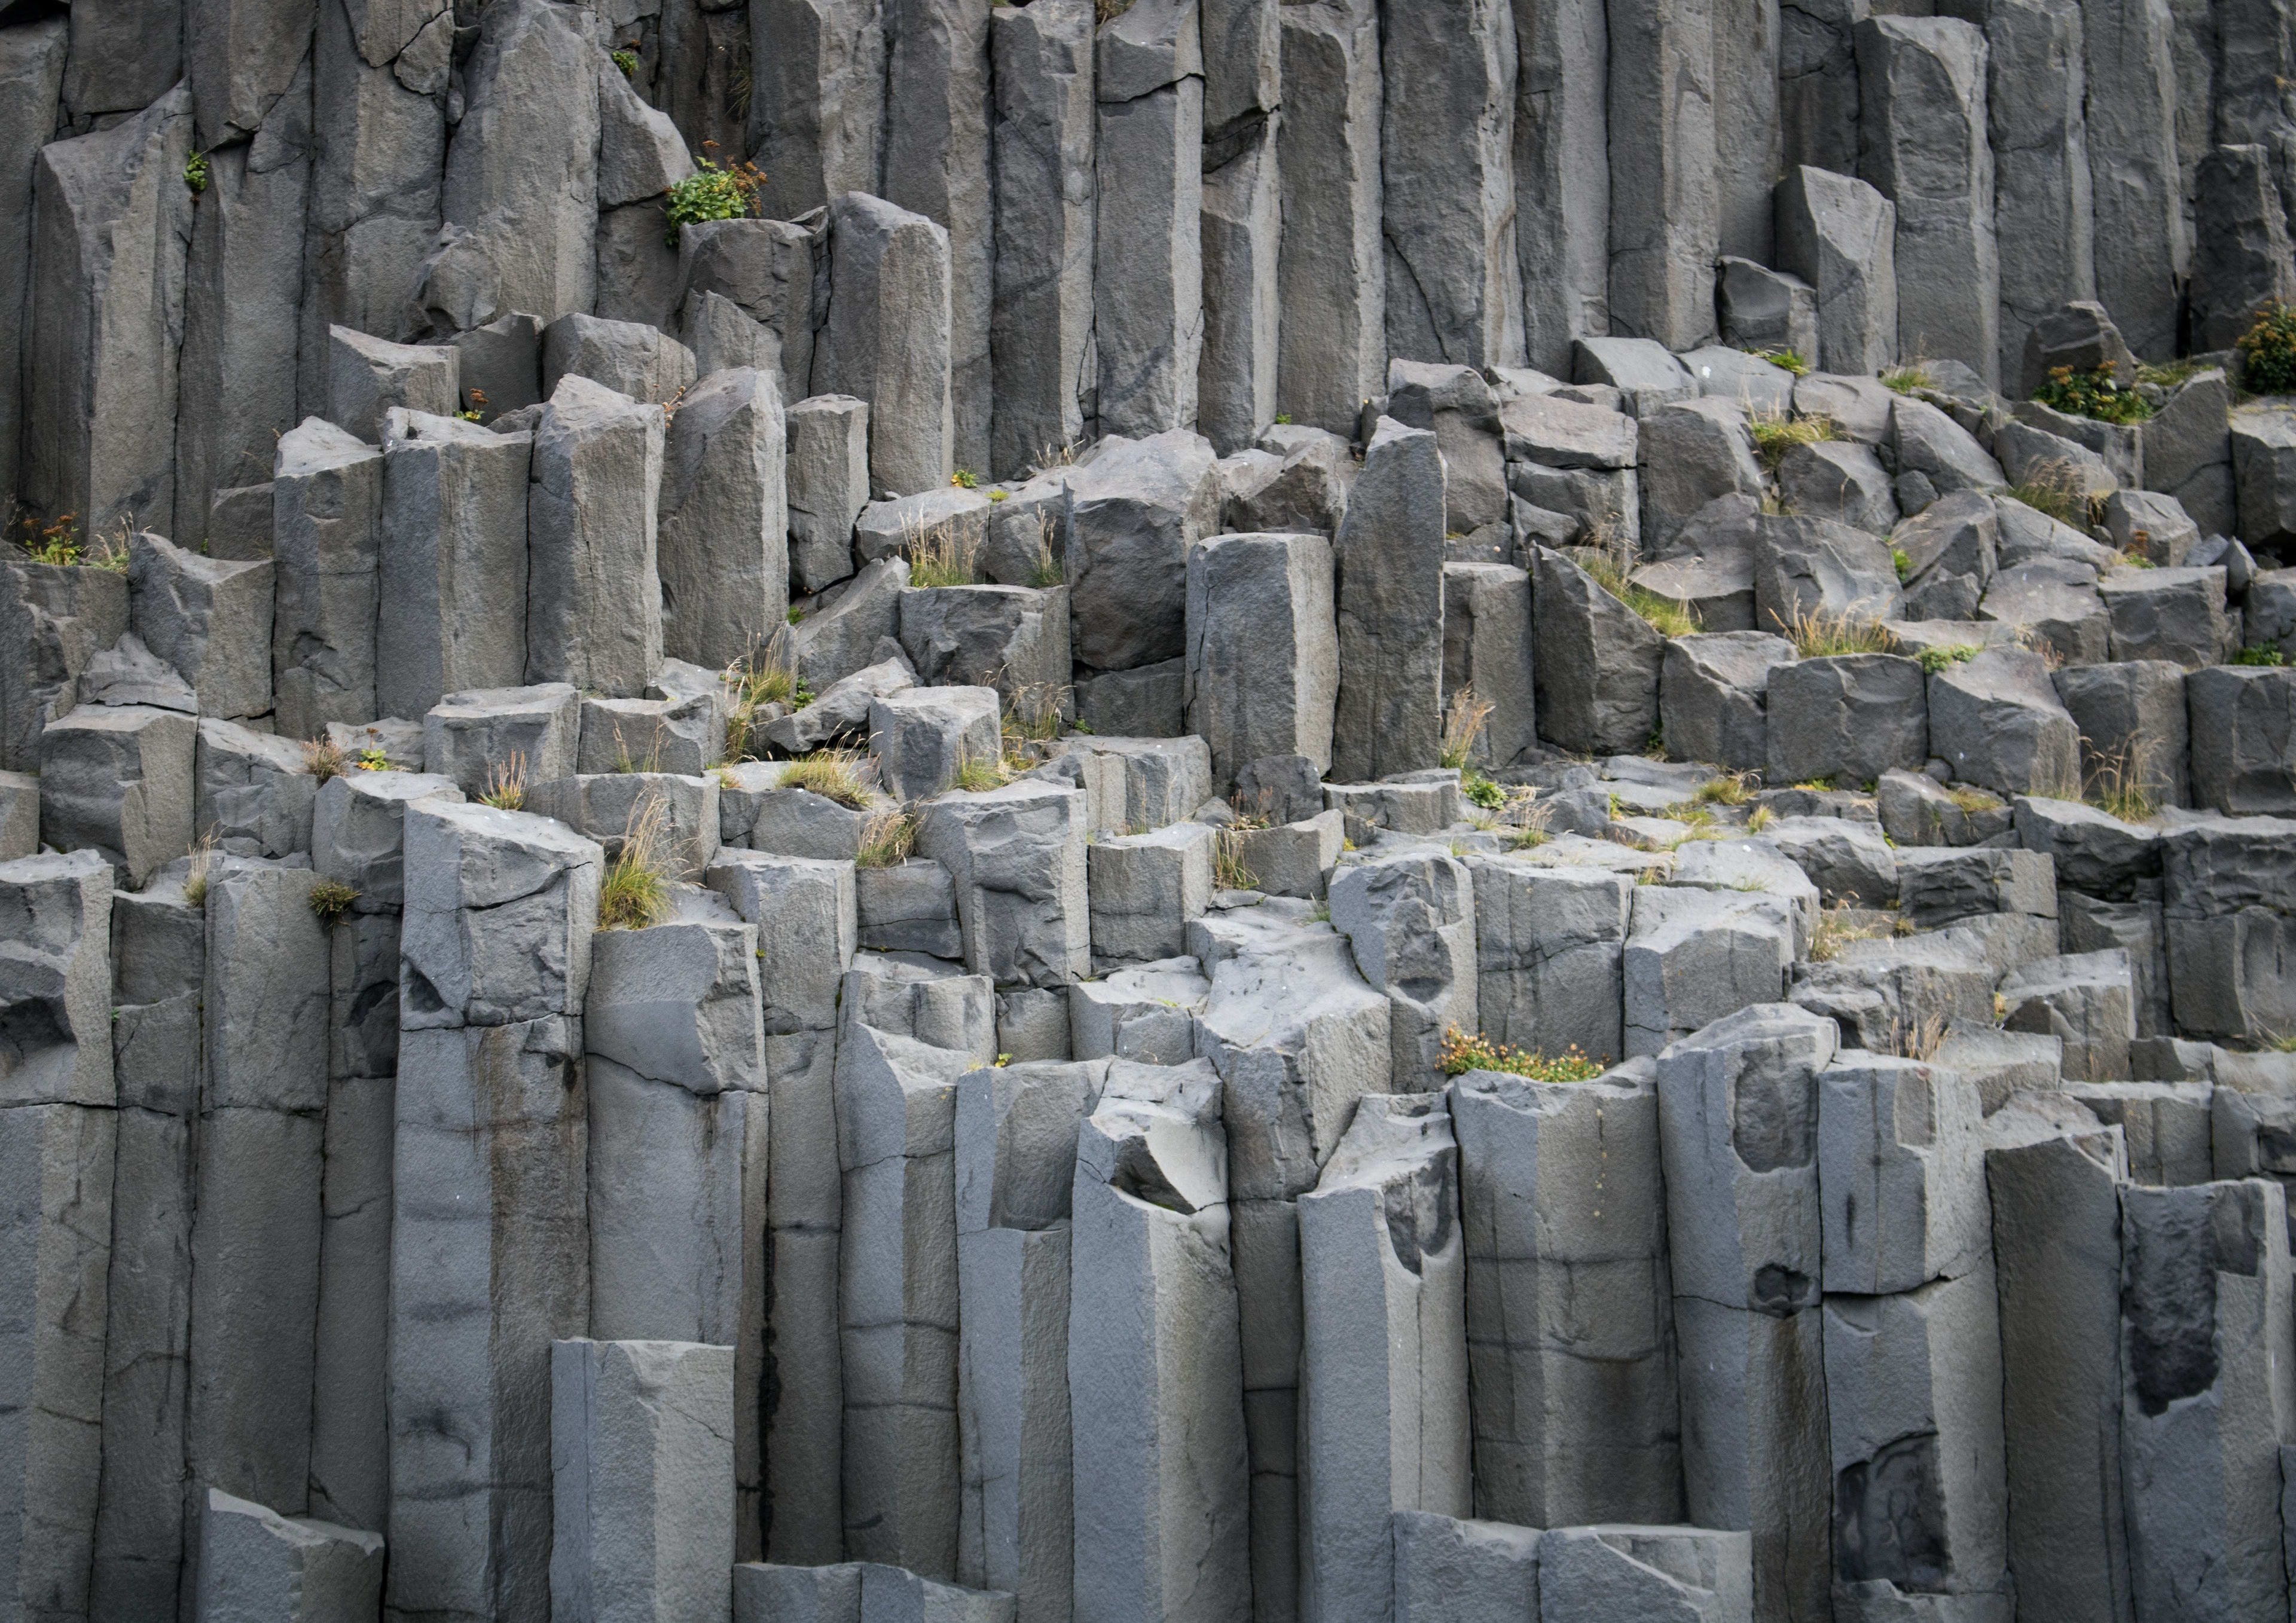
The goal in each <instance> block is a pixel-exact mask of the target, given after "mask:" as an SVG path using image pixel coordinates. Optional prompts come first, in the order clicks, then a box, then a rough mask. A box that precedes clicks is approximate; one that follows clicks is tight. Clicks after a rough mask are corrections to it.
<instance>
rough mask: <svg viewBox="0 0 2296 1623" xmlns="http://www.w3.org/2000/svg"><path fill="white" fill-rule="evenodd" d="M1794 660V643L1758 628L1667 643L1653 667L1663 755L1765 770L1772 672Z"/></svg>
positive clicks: (1745, 768) (1695, 636) (1696, 636)
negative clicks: (1656, 674)
mask: <svg viewBox="0 0 2296 1623" xmlns="http://www.w3.org/2000/svg"><path fill="white" fill-rule="evenodd" d="M1792 660H1793V644H1792V643H1789V642H1787V641H1786V640H1785V639H1784V637H1778V636H1770V635H1765V634H1763V633H1761V632H1758V631H1719V632H1706V633H1703V634H1701V635H1694V636H1687V637H1676V638H1673V639H1670V640H1669V642H1668V643H1667V645H1666V657H1665V661H1664V663H1663V664H1662V665H1661V667H1660V668H1659V726H1660V731H1661V733H1662V734H1664V735H1665V738H1666V744H1667V750H1668V751H1669V753H1670V754H1672V755H1675V756H1677V757H1680V758H1684V759H1686V760H1693V761H1711V762H1714V763H1716V764H1717V765H1719V766H1729V767H1733V768H1735V769H1738V770H1740V771H1756V772H1759V771H1761V770H1762V769H1763V768H1765V767H1767V766H1768V765H1769V725H1768V719H1767V716H1768V693H1769V682H1770V674H1771V673H1772V672H1773V671H1775V670H1776V669H1778V668H1781V667H1783V666H1786V665H1789V664H1791V663H1792Z"/></svg>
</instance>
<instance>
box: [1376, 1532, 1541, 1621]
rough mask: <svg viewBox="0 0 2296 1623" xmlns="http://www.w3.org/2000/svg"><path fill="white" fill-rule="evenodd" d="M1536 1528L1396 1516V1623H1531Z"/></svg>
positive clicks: (1534, 1609)
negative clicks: (1442, 1622)
mask: <svg viewBox="0 0 2296 1623" xmlns="http://www.w3.org/2000/svg"><path fill="white" fill-rule="evenodd" d="M1542 1537H1545V1535H1543V1534H1542V1533H1540V1532H1539V1531H1538V1529H1535V1528H1523V1527H1513V1526H1509V1525H1508V1524H1507V1523H1505V1522H1500V1521H1464V1520H1462V1519H1460V1518H1458V1517H1455V1516H1439V1515H1436V1514H1434V1513H1433V1512H1429V1511H1398V1512H1396V1513H1395V1523H1394V1542H1395V1597H1394V1599H1395V1616H1396V1619H1397V1620H1398V1623H1427V1619H1433V1618H1450V1619H1457V1620H1458V1623H1530V1620H1531V1619H1536V1618H1537V1616H1538V1541H1539V1539H1540V1538H1542Z"/></svg>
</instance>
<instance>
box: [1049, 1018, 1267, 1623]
mask: <svg viewBox="0 0 2296 1623" xmlns="http://www.w3.org/2000/svg"><path fill="white" fill-rule="evenodd" d="M1109 1069H1110V1076H1109V1082H1108V1087H1107V1090H1106V1092H1104V1093H1103V1094H1102V1096H1101V1102H1100V1104H1099V1106H1098V1107H1097V1108H1096V1109H1095V1111H1093V1113H1092V1115H1091V1117H1090V1118H1089V1119H1087V1121H1086V1123H1085V1126H1084V1127H1083V1129H1082V1131H1081V1133H1080V1135H1079V1136H1078V1144H1077V1162H1076V1185H1075V1193H1074V1196H1073V1200H1074V1207H1073V1212H1074V1218H1073V1220H1074V1224H1075V1228H1074V1234H1073V1239H1072V1242H1071V1243H1072V1246H1073V1250H1072V1253H1071V1264H1072V1266H1073V1269H1074V1286H1073V1289H1072V1290H1071V1292H1070V1304H1069V1399H1070V1406H1071V1410H1072V1413H1073V1415H1074V1419H1073V1422H1072V1423H1073V1431H1074V1439H1075V1461H1076V1474H1075V1505H1076V1547H1077V1548H1078V1549H1079V1550H1083V1551H1088V1552H1090V1553H1091V1555H1092V1559H1091V1560H1090V1561H1088V1562H1081V1563H1079V1564H1078V1570H1077V1575H1076V1611H1077V1613H1078V1616H1080V1617H1083V1618H1087V1619H1095V1623H1099V1620H1101V1619H1105V1620H1107V1623H1151V1620H1152V1619H1160V1620H1162V1623H1242V1619H1246V1618H1249V1617H1251V1614H1252V1586H1251V1572H1250V1567H1249V1562H1248V1560H1247V1557H1246V1530H1245V1529H1246V1513H1245V1493H1246V1488H1245V1462H1244V1429H1243V1413H1242V1402H1241V1395H1242V1389H1243V1373H1242V1367H1241V1365H1240V1363H1239V1359H1238V1350H1237V1347H1238V1343H1237V1330H1236V1284H1235V1275H1234V1270H1233V1266H1232V1265H1231V1261H1230V1255H1229V1248H1228V1217H1229V1213H1228V1204H1227V1146H1226V1140H1225V1138H1224V1137H1223V1135H1222V1134H1221V1131H1220V1103H1219V1095H1220V1085H1219V1079H1218V1078H1217V1077H1215V1076H1214V1075H1213V1074H1212V1073H1211V1071H1210V1068H1209V1067H1207V1066H1205V1065H1203V1064H1201V1062H1192V1063H1190V1064H1188V1065H1185V1066H1173V1067H1160V1066H1144V1065H1136V1064H1133V1063H1131V1062H1126V1061H1119V1062H1116V1063H1115V1064H1113V1065H1111V1067H1110V1068H1109Z"/></svg>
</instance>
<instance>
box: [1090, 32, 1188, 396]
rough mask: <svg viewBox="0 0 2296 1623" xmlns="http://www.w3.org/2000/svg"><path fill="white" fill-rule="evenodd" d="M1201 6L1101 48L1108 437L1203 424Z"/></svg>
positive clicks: (1098, 156) (1097, 271) (1101, 294)
mask: <svg viewBox="0 0 2296 1623" xmlns="http://www.w3.org/2000/svg"><path fill="white" fill-rule="evenodd" d="M1196 18H1197V8H1196V6H1195V5H1194V4H1193V0H1144V4H1136V5H1134V6H1133V7H1131V8H1130V9H1129V10H1128V11H1126V12H1124V13H1123V14H1122V15H1121V16H1120V17H1119V18H1117V19H1116V20H1114V26H1112V27H1111V28H1108V29H1103V31H1102V32H1101V34H1100V36H1099V37H1098V40H1097V42H1096V45H1095V54H1096V68H1097V77H1096V79H1095V85H1094V94H1095V97H1096V99H1097V101H1098V104H1099V108H1098V131H1097V135H1098V146H1097V149H1096V152H1095V178H1094V188H1095V193H1097V195H1098V198H1099V200H1100V207H1099V214H1098V217H1097V221H1096V223H1095V231H1094V236H1093V341H1094V345H1095V348H1096V349H1097V351H1098V354H1099V358H1100V377H1099V396H1098V406H1099V414H1100V424H1101V428H1102V430H1103V432H1113V433H1119V434H1135V435H1147V434H1160V433H1164V432H1166V431H1168V430H1173V429H1182V428H1185V427H1187V426H1188V424H1190V423H1191V422H1193V421H1194V420H1195V416H1196V400H1197V395H1196V378H1197V367H1198V362H1199V358H1200V357H1201V348H1202V343H1203V257H1202V243H1201V236H1200V234H1199V228H1198V225H1197V219H1198V216H1199V214H1200V213H1201V209H1202V206H1203V150H1202V149H1203V135H1204V80H1203V73H1204V66H1203V47H1202V43H1201V39H1200V37H1199V30H1198V28H1197V20H1196Z"/></svg>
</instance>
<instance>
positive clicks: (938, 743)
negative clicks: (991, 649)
mask: <svg viewBox="0 0 2296 1623" xmlns="http://www.w3.org/2000/svg"><path fill="white" fill-rule="evenodd" d="M997 717H998V709H997V702H996V689H995V688H993V687H941V688H928V687H904V688H900V689H898V690H897V691H895V692H892V693H884V694H882V695H881V696H879V697H878V698H875V699H873V700H872V701H870V705H869V741H870V751H871V753H872V754H873V755H874V756H875V757H876V760H877V774H878V776H879V778H880V779H881V781H882V783H884V785H885V788H886V791H887V792H889V793H890V794H891V795H892V796H893V797H894V798H895V799H901V800H911V799H924V798H926V797H928V796H932V795H937V794H939V793H940V792H941V791H943V790H945V789H947V788H948V787H949V786H950V785H951V784H952V783H955V780H956V777H957V775H958V773H959V772H960V771H962V770H963V769H964V766H967V765H969V764H972V763H983V764H986V763H992V762H994V761H995V760H996V758H997V756H998V754H999V749H998V731H997Z"/></svg>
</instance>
